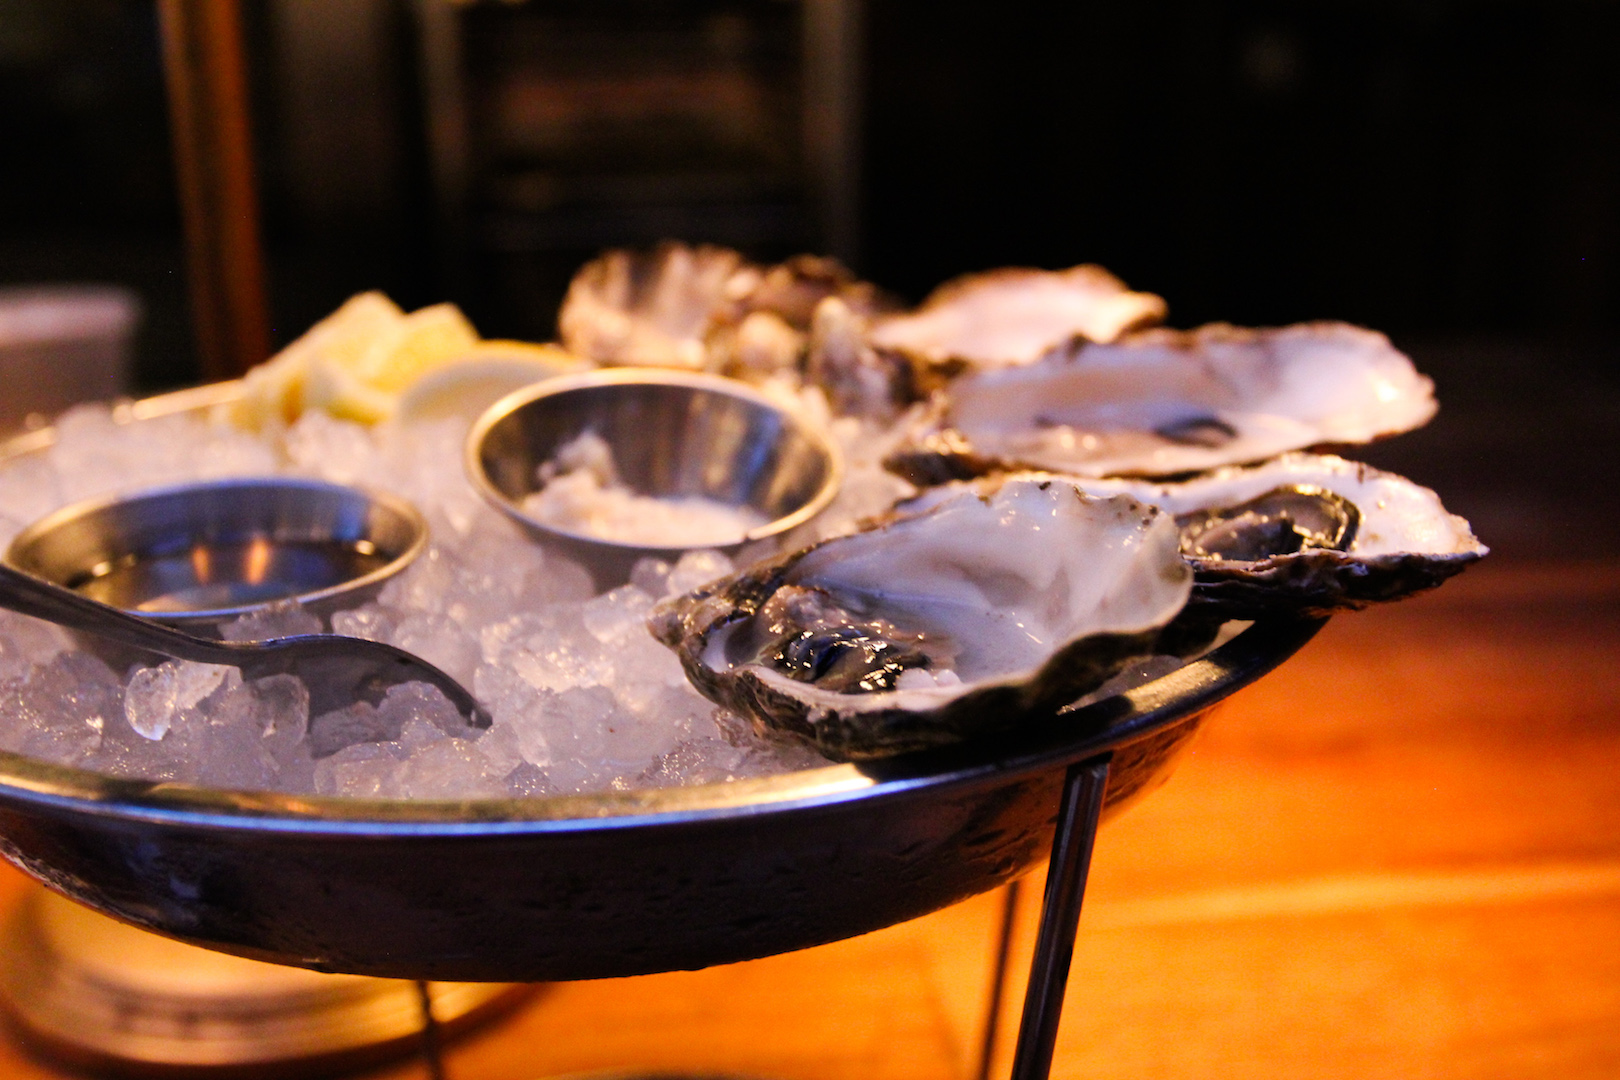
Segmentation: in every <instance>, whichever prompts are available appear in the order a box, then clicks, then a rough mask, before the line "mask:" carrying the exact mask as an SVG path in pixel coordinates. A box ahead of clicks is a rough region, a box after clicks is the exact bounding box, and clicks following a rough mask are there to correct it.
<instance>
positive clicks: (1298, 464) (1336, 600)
mask: <svg viewBox="0 0 1620 1080" xmlns="http://www.w3.org/2000/svg"><path fill="white" fill-rule="evenodd" d="M1048 475H1050V474H1044V473H1031V474H1021V475H1015V476H1010V477H1009V476H992V477H984V478H982V479H980V480H978V481H974V482H973V483H972V484H971V485H960V484H951V485H945V486H944V487H940V488H935V489H934V490H932V491H929V492H925V493H924V494H923V495H921V496H919V497H918V498H917V499H914V500H911V501H910V502H908V503H905V504H902V506H901V510H902V512H917V511H924V510H926V509H927V508H928V507H929V506H932V505H935V504H937V503H940V502H943V501H946V500H949V499H951V498H954V497H955V494H954V492H955V489H957V488H959V487H962V486H970V487H972V488H973V490H976V491H978V492H979V493H980V494H986V493H988V492H991V491H994V490H995V489H996V488H997V487H999V486H1000V485H1002V484H1005V483H1009V482H1013V481H1014V480H1017V481H1018V482H1024V481H1027V480H1029V479H1034V478H1040V477H1044V476H1048ZM1066 479H1067V480H1068V481H1069V482H1071V483H1073V484H1075V485H1076V486H1078V487H1080V488H1081V490H1083V491H1086V492H1088V493H1090V494H1092V495H1096V496H1119V495H1129V496H1131V497H1132V498H1135V499H1138V500H1140V501H1141V502H1144V503H1149V504H1151V505H1154V506H1157V507H1159V508H1160V509H1162V510H1164V511H1165V512H1166V513H1168V514H1171V515H1174V517H1175V519H1176V523H1177V525H1178V527H1179V528H1180V530H1181V552H1182V556H1183V557H1184V558H1186V559H1187V561H1188V562H1189V563H1190V564H1191V565H1192V567H1193V570H1194V572H1195V574H1196V576H1195V579H1194V585H1193V602H1194V603H1193V607H1194V609H1195V610H1196V611H1197V612H1198V613H1199V614H1200V615H1215V616H1218V617H1220V618H1232V619H1253V618H1260V617H1262V616H1265V615H1267V614H1275V613H1279V612H1293V613H1297V614H1306V615H1321V614H1327V613H1329V612H1332V611H1342V610H1346V609H1353V608H1360V607H1365V606H1367V605H1368V604H1371V603H1377V602H1380V601H1385V600H1396V599H1399V598H1401V597H1403V596H1408V595H1410V594H1412V593H1415V592H1419V591H1421V590H1423V589H1428V588H1433V587H1434V586H1436V585H1438V584H1440V582H1442V581H1444V580H1445V579H1447V578H1449V577H1451V576H1453V575H1455V574H1458V573H1461V572H1462V571H1463V570H1464V569H1466V568H1467V567H1468V566H1469V565H1471V564H1472V563H1474V562H1477V561H1478V560H1479V559H1481V558H1483V557H1484V556H1485V555H1486V554H1487V552H1488V550H1489V549H1487V548H1486V547H1485V545H1484V544H1482V543H1480V542H1479V540H1478V539H1477V538H1476V537H1475V536H1474V533H1473V530H1472V529H1470V528H1469V525H1468V522H1467V521H1465V520H1464V519H1462V518H1460V517H1458V516H1457V515H1455V514H1452V513H1450V512H1448V511H1447V510H1446V508H1445V507H1444V506H1443V505H1441V503H1440V497H1439V496H1438V495H1436V494H1435V493H1434V492H1433V491H1430V490H1429V489H1428V488H1426V487H1422V486H1420V485H1418V484H1415V483H1413V482H1412V481H1410V480H1407V479H1406V478H1404V477H1401V476H1397V475H1395V474H1394V473H1389V472H1383V471H1381V470H1379V469H1375V468H1373V467H1372V466H1370V465H1363V464H1360V463H1358V462H1354V461H1346V460H1345V459H1344V458H1340V457H1335V456H1332V455H1323V454H1305V453H1292V454H1284V455H1282V456H1281V457H1278V458H1276V459H1274V460H1272V461H1268V462H1265V463H1264V464H1261V465H1256V466H1251V467H1247V468H1237V467H1230V468H1225V469H1218V470H1216V471H1215V472H1212V473H1209V474H1206V475H1204V476H1199V477H1194V478H1193V479H1191V480H1187V481H1183V482H1180V483H1154V482H1152V481H1146V480H1124V479H1096V478H1077V477H1069V478H1066Z"/></svg>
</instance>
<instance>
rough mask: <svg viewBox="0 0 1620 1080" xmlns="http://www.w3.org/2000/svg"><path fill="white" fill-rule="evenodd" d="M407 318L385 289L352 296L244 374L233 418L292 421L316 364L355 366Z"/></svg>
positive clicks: (257, 422)
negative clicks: (373, 344) (370, 349)
mask: <svg viewBox="0 0 1620 1080" xmlns="http://www.w3.org/2000/svg"><path fill="white" fill-rule="evenodd" d="M405 318H406V315H405V313H404V312H403V311H401V310H400V309H399V307H398V306H397V305H396V304H395V303H394V302H393V301H392V300H390V299H388V297H386V296H384V295H383V294H382V293H380V292H365V293H360V294H359V295H358V296H353V297H350V298H349V299H348V300H347V301H346V302H345V303H344V304H343V306H342V307H340V308H338V309H337V310H336V311H334V312H332V314H330V315H328V316H327V317H326V318H324V319H322V320H321V321H320V322H318V323H316V324H315V325H314V326H312V327H310V328H309V329H308V330H307V331H305V332H304V334H303V335H302V336H300V337H299V338H298V340H296V341H294V342H292V343H291V344H289V345H288V346H287V347H286V348H284V349H282V350H281V351H280V352H279V353H277V354H276V355H275V356H273V357H271V358H270V359H269V360H266V361H265V362H264V363H262V364H260V365H259V366H258V367H255V368H253V369H252V370H251V371H249V372H248V373H247V375H246V376H244V377H243V379H242V396H241V398H239V399H238V400H237V401H236V402H235V403H234V404H233V405H232V406H231V408H230V409H229V415H230V418H231V419H232V420H233V421H234V422H235V423H237V424H238V425H239V426H241V427H245V428H249V429H251V430H255V431H257V430H259V429H260V428H262V427H264V426H265V425H266V424H269V423H291V422H292V421H294V420H296V419H298V416H299V414H300V413H302V412H303V411H304V408H305V407H306V401H305V397H306V394H305V382H306V379H307V376H308V372H309V369H310V367H311V366H312V365H314V364H317V363H319V364H322V365H326V366H331V367H334V368H338V369H347V370H353V369H354V368H356V367H357V366H358V364H359V362H360V360H361V358H362V357H363V356H365V354H366V352H367V350H368V349H369V348H370V347H371V345H372V343H373V342H375V341H376V340H377V339H378V338H380V337H383V336H385V335H386V334H387V333H388V332H389V331H390V330H391V329H392V328H393V327H394V326H396V325H397V324H399V323H401V322H403V321H404V320H405Z"/></svg>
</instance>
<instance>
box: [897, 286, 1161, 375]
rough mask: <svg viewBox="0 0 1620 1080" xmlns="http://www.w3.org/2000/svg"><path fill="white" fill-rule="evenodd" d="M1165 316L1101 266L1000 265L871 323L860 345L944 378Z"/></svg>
mask: <svg viewBox="0 0 1620 1080" xmlns="http://www.w3.org/2000/svg"><path fill="white" fill-rule="evenodd" d="M1165 311H1166V308H1165V303H1164V301H1163V300H1162V299H1160V298H1159V297H1157V296H1154V295H1153V294H1152V293H1139V292H1132V291H1130V289H1128V288H1126V286H1125V283H1124V282H1123V281H1121V280H1119V278H1117V277H1115V276H1114V275H1113V274H1110V273H1109V272H1108V271H1107V270H1104V269H1103V268H1102V267H1100V266H1093V265H1090V264H1086V265H1082V266H1075V267H1071V268H1070V269H1068V270H1031V269H1025V268H1022V267H1007V268H1004V269H1001V270H990V271H987V272H985V273H982V274H968V275H966V276H964V277H959V278H956V279H954V280H952V281H948V282H946V283H945V284H943V285H941V286H940V287H939V288H937V289H935V290H934V291H933V292H932V293H930V294H929V296H928V298H927V299H926V300H924V301H923V303H922V305H921V306H919V307H918V308H917V309H916V310H915V311H911V312H908V313H906V314H902V315H891V316H888V317H885V318H882V319H879V320H877V321H876V322H875V323H874V325H873V326H872V329H871V331H870V332H869V333H868V335H867V341H868V343H869V344H871V345H872V346H874V347H875V348H878V349H883V350H889V351H893V352H896V353H899V354H901V355H903V356H905V357H906V358H908V359H909V360H910V361H911V362H912V363H913V364H915V365H917V366H918V367H919V369H921V370H922V371H924V372H927V371H930V370H931V371H933V372H935V373H936V374H938V375H943V376H950V375H954V374H957V373H959V372H961V371H963V370H966V369H981V370H982V369H994V368H1000V367H1008V366H1018V365H1023V364H1030V363H1034V362H1035V361H1036V360H1038V359H1039V358H1040V357H1042V356H1044V355H1045V354H1046V353H1048V352H1049V351H1051V350H1052V349H1054V348H1057V347H1059V346H1062V345H1067V344H1068V343H1069V342H1071V341H1073V340H1075V339H1076V338H1079V339H1082V340H1087V341H1113V340H1114V339H1115V338H1117V337H1119V336H1120V335H1121V334H1123V333H1125V332H1126V331H1128V330H1134V329H1138V328H1140V327H1144V326H1152V325H1153V324H1155V323H1158V322H1161V321H1163V319H1164V316H1165ZM922 381H923V383H924V384H925V385H926V384H927V383H928V381H929V380H928V378H927V377H926V376H925V377H924V378H923V379H922Z"/></svg>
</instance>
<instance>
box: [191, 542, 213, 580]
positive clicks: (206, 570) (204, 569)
mask: <svg viewBox="0 0 1620 1080" xmlns="http://www.w3.org/2000/svg"><path fill="white" fill-rule="evenodd" d="M191 573H192V575H193V576H194V577H195V578H196V579H197V580H198V581H212V580H213V575H214V561H213V557H212V556H211V555H210V554H209V553H208V549H207V548H206V547H204V546H203V545H201V544H198V545H197V546H196V547H194V548H192V549H191Z"/></svg>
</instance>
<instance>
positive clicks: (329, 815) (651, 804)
mask: <svg viewBox="0 0 1620 1080" xmlns="http://www.w3.org/2000/svg"><path fill="white" fill-rule="evenodd" d="M240 392H241V390H240V384H239V383H235V382H232V383H213V384H208V385H205V386H200V387H195V388H191V389H188V390H181V391H177V392H174V393H172V394H165V395H160V396H158V397H153V398H147V399H144V400H143V401H138V402H128V403H123V404H121V405H120V406H119V410H118V411H115V418H118V419H121V420H122V421H124V422H133V421H137V420H144V419H151V418H156V417H161V416H167V415H171V414H173V413H178V412H192V411H196V412H206V411H207V410H209V409H212V408H213V407H215V406H218V405H222V404H227V403H229V402H230V401H233V400H235V399H236V398H237V397H238V396H239V395H240ZM126 406H127V407H126ZM54 441H55V435H54V432H53V431H52V430H51V429H50V428H41V429H39V430H36V431H31V432H27V433H25V434H24V435H21V436H17V437H14V438H12V439H10V440H7V441H5V442H3V443H0V467H3V466H4V465H5V464H6V463H8V462H10V461H11V460H13V459H15V458H16V457H19V456H22V455H24V454H27V453H31V452H37V451H39V450H43V449H45V448H47V447H49V446H50V445H51V444H52V443H53V442H54ZM1325 621H1326V620H1324V619H1300V618H1278V619H1276V620H1271V621H1266V622H1260V623H1256V624H1254V625H1253V626H1251V627H1248V628H1247V629H1245V630H1243V631H1242V632H1241V633H1239V634H1237V635H1236V636H1235V637H1233V638H1232V639H1231V640H1230V641H1228V642H1226V643H1225V644H1223V645H1222V646H1220V647H1219V648H1217V649H1215V650H1214V651H1212V652H1210V653H1209V654H1207V655H1205V656H1203V657H1200V658H1199V659H1197V660H1194V661H1192V662H1191V663H1189V664H1187V665H1186V666H1184V667H1182V668H1180V669H1178V670H1176V671H1173V672H1171V673H1169V674H1168V675H1165V676H1162V677H1161V678H1158V679H1155V680H1154V681H1152V682H1150V683H1147V684H1146V685H1144V686H1141V687H1138V688H1136V689H1134V690H1130V691H1127V692H1125V693H1123V694H1118V695H1115V696H1114V697H1110V698H1107V699H1104V700H1102V701H1098V702H1095V703H1093V704H1091V705H1087V706H1085V707H1084V708H1081V709H1077V710H1075V711H1073V712H1070V713H1065V714H1062V715H1060V716H1058V717H1056V718H1053V719H1050V720H1046V721H1042V722H1039V723H1037V724H1034V725H1030V726H1029V727H1027V728H1024V729H1020V730H1018V731H1015V732H1010V733H1007V734H1005V735H1000V736H987V737H984V738H981V739H977V740H974V741H972V742H967V743H961V744H958V745H956V746H951V747H945V748H941V749H939V750H930V751H922V752H918V753H912V754H905V755H901V756H898V757H893V758H886V759H881V760H877V761H871V762H863V763H854V764H843V765H828V766H823V767H820V768H814V769H803V770H799V771H796V772H790V773H783V774H780V775H777V776H771V777H764V778H759V779H746V780H735V781H730V782H721V783H713V784H702V785H693V786H690V787H672V788H655V789H648V790H643V791H628V792H616V791H609V792H602V793H599V794H592V795H560V796H531V797H528V798H512V797H498V798H495V797H492V798H482V799H465V800H457V801H446V802H435V801H429V800H373V799H353V798H345V797H339V796H322V795H288V794H283V793H279V792H267V791H231V790H227V789H222V788H202V787H194V786H190V785H185V784H174V783H160V782H153V781H145V780H131V779H122V778H118V777H112V776H107V775H105V774H103V773H97V772H92V771H90V770H88V769H79V768H74V767H72V766H66V765H55V764H52V763H49V762H45V761H41V760H38V759H36V758H30V757H27V756H24V755H22V754H17V753H13V752H10V751H0V801H4V802H10V803H26V804H31V805H33V806H36V807H40V808H41V809H51V810H54V811H56V812H63V813H72V814H75V815H88V816H92V817H100V818H107V819H113V820H120V821H126V822H132V823H133V822H149V823H162V824H167V825H172V826H177V827H185V828H192V829H197V830H203V831H218V832H232V831H237V830H244V829H245V830H251V831H256V832H269V833H285V834H304V835H315V836H322V835H324V836H366V837H377V838H384V837H400V836H472V835H483V836H487V835H496V834H533V833H567V832H591V831H604V830H618V829H625V828H640V827H645V826H648V825H679V824H684V823H694V822H700V821H713V820H717V819H724V818H746V817H753V816H759V815H764V814H775V813H785V812H791V811H796V810H801V809H807V808H814V807H817V806H827V805H835V804H839V803H845V802H850V801H855V800H860V799H865V798H872V797H878V796H896V797H902V796H905V795H906V794H908V793H916V792H922V791H928V790H934V789H941V788H947V787H965V786H970V785H973V784H980V783H1001V782H1005V781H1006V780H1007V779H1009V778H1015V777H1019V776H1024V775H1030V774H1036V773H1041V772H1046V771H1049V770H1051V769H1053V768H1057V767H1060V766H1063V765H1066V764H1071V763H1073V762H1076V761H1081V760H1084V759H1085V758H1087V757H1091V756H1093V755H1095V754H1098V753H1101V752H1103V751H1105V750H1109V749H1112V748H1115V747H1118V746H1123V745H1126V744H1128V743H1131V742H1134V741H1136V740H1138V739H1142V738H1145V737H1147V736H1150V735H1152V734H1153V733H1154V732H1156V731H1158V730H1161V729H1163V728H1166V727H1169V726H1171V725H1173V724H1175V723H1176V722H1178V721H1181V720H1185V719H1187V718H1189V717H1191V716H1193V715H1195V714H1197V713H1199V712H1201V711H1203V710H1204V709H1207V708H1209V707H1210V706H1212V705H1215V704H1217V703H1218V702H1220V701H1221V700H1223V699H1224V698H1226V697H1228V696H1230V695H1231V694H1233V693H1235V692H1236V691H1238V690H1240V689H1242V688H1243V687H1244V686H1247V685H1249V684H1250V683H1252V682H1254V681H1255V680H1257V679H1259V678H1260V677H1261V676H1263V675H1265V674H1267V673H1268V672H1270V671H1271V670H1273V669H1274V668H1276V667H1277V666H1278V665H1280V664H1281V663H1282V662H1283V661H1284V660H1286V659H1288V658H1289V657H1290V656H1292V655H1293V654H1294V653H1295V652H1297V651H1298V650H1299V649H1300V648H1302V647H1303V646H1304V645H1305V644H1306V643H1307V642H1308V641H1310V639H1311V638H1312V637H1314V636H1315V635H1316V632H1317V631H1318V630H1319V629H1321V627H1322V625H1323V624H1324V623H1325ZM1077 731H1078V732H1081V733H1083V734H1081V735H1080V736H1079V737H1077V736H1076V732H1077ZM8 847H9V845H7V844H5V843H4V841H3V839H0V851H4V850H6V849H7V848H8Z"/></svg>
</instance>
